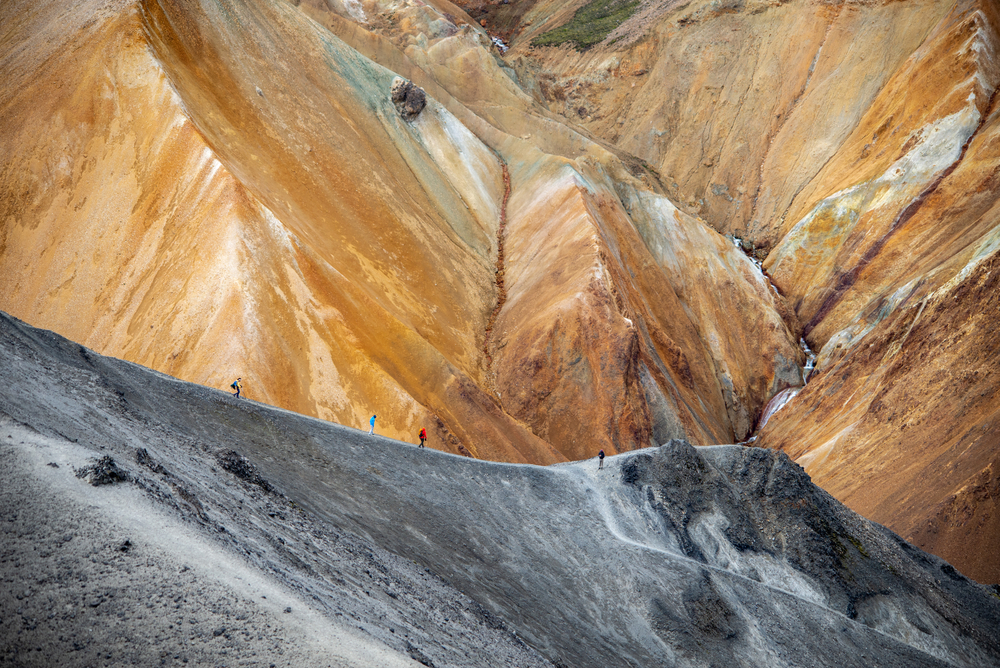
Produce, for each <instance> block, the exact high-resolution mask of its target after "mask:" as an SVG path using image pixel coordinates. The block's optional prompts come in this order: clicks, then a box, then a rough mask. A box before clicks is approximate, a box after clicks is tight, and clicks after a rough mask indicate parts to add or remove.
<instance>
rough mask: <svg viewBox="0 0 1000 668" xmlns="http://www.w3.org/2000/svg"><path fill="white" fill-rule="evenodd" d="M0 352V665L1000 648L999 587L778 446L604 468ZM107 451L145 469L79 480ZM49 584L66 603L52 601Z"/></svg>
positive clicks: (109, 366) (692, 661)
mask: <svg viewBox="0 0 1000 668" xmlns="http://www.w3.org/2000/svg"><path fill="white" fill-rule="evenodd" d="M0 361H2V363H0V386H2V387H5V388H8V391H5V392H4V393H0V416H2V417H0V448H2V450H0V452H2V455H3V456H0V483H2V484H0V499H2V500H3V503H2V504H0V507H2V508H3V509H4V510H3V512H4V513H5V519H6V520H8V521H7V523H6V525H5V529H6V530H7V534H6V535H7V537H8V540H7V541H5V544H4V550H5V553H4V554H5V555H8V558H9V564H8V565H9V567H8V568H6V569H5V570H4V572H3V574H2V575H0V577H3V578H9V579H10V582H11V586H8V587H3V588H0V625H4V626H3V628H4V630H5V631H10V632H8V633H5V636H4V637H5V638H7V639H8V641H7V642H6V643H5V645H4V647H3V648H0V652H3V654H0V656H3V657H4V659H5V660H7V661H9V662H13V663H20V662H22V661H23V660H24V657H25V656H30V657H44V658H45V660H46V661H47V662H48V663H51V664H53V665H54V664H60V663H63V662H65V661H72V660H75V659H76V658H77V657H79V658H80V659H81V660H86V659H91V658H93V657H95V656H96V654H97V651H98V648H100V649H99V651H100V652H101V654H100V658H101V660H111V661H113V662H116V663H126V662H128V661H136V662H139V663H142V662H148V661H149V659H150V658H153V659H154V662H155V659H156V658H157V657H159V656H160V655H161V653H163V652H167V654H168V655H170V654H171V653H173V654H177V655H179V656H180V655H183V657H184V658H189V657H190V658H191V659H193V660H194V661H195V662H202V663H204V662H213V661H220V660H225V661H227V662H238V661H242V660H247V661H254V662H261V663H265V664H266V663H269V662H270V661H273V660H274V657H275V656H279V652H280V656H282V657H284V658H285V659H286V660H289V659H290V660H294V661H295V662H297V663H299V664H301V665H312V664H315V663H324V662H330V661H336V662H337V663H338V664H340V665H346V666H366V665H367V666H370V665H380V666H383V665H384V666H397V665H411V664H409V663H408V661H409V659H411V658H414V659H416V660H418V661H423V662H424V663H425V664H426V663H427V662H430V663H433V664H434V665H437V666H451V665H468V664H469V663H473V664H475V665H482V666H509V665H518V666H539V667H541V666H549V665H552V666H559V665H573V666H579V667H580V668H587V667H590V666H594V667H597V666H608V665H632V666H659V665H674V666H681V667H687V666H702V665H705V663H706V662H712V663H719V664H726V663H730V662H731V661H732V660H733V659H734V657H736V658H737V662H738V664H739V665H746V666H756V665H775V666H789V667H790V666H802V665H809V666H831V667H832V666H859V667H860V666H866V665H873V664H878V665H884V666H890V667H898V668H904V667H912V666H928V667H929V666H944V665H963V666H964V665H969V666H973V665H975V666H985V665H993V664H995V663H996V662H997V660H998V659H1000V643H998V640H997V638H996V634H995V629H996V627H997V624H998V623H1000V600H998V599H997V597H996V596H995V595H994V593H993V591H992V589H991V588H987V587H985V586H982V585H978V584H976V583H974V582H972V581H970V580H968V579H966V578H965V577H963V576H962V575H961V574H959V573H958V572H957V571H956V570H955V569H954V568H953V567H952V566H951V565H949V564H948V563H946V562H944V561H942V560H941V559H938V558H937V557H934V556H931V555H929V554H926V553H924V552H923V551H921V550H920V549H918V548H916V547H914V546H912V545H910V544H908V543H906V542H905V541H903V540H902V539H901V538H900V537H899V536H897V535H895V534H893V533H892V532H890V531H889V530H887V529H885V528H884V527H882V526H880V525H878V524H875V523H873V522H870V521H868V520H865V519H863V518H862V517H860V516H859V515H857V514H855V513H854V512H852V511H850V510H848V509H847V508H846V507H845V506H843V505H842V504H840V503H839V502H837V501H836V500H834V499H833V498H832V497H830V496H829V495H828V494H827V493H825V492H824V491H822V490H821V489H819V488H818V487H816V486H815V485H813V484H812V483H811V482H810V480H809V477H808V475H806V474H805V473H804V472H803V470H802V468H801V467H799V466H798V465H796V464H795V463H794V462H792V461H791V460H790V459H789V458H788V457H787V456H786V455H784V454H783V453H778V452H772V451H768V450H763V449H758V448H744V447H740V446H716V447H709V448H694V447H692V446H690V445H688V444H687V443H685V442H683V441H680V440H673V441H670V442H668V443H666V444H665V445H664V446H662V447H659V448H653V449H645V450H642V451H640V452H635V453H626V454H622V455H618V456H612V457H609V458H608V459H606V460H605V462H604V468H603V469H602V470H598V468H597V463H596V462H595V461H594V460H593V459H591V460H588V461H585V462H577V463H572V464H561V465H556V466H550V467H537V466H530V465H511V464H501V463H494V462H482V461H475V460H471V459H468V458H465V457H459V456H455V455H450V454H446V453H441V452H435V451H434V450H431V449H421V448H418V447H416V446H415V445H412V444H407V443H402V442H398V441H393V440H391V439H387V438H384V437H381V436H375V437H371V436H368V435H367V434H366V433H365V432H364V431H363V430H357V429H351V428H347V427H343V426H340V425H335V424H331V423H329V422H324V421H320V420H316V419H312V418H308V417H305V416H301V415H295V414H292V413H289V412H287V411H282V410H278V409H275V408H273V407H270V406H265V405H261V404H258V403H255V402H252V401H248V400H243V399H236V398H234V397H232V396H230V395H228V394H227V393H225V392H223V391H219V390H212V389H209V388H205V387H201V386H197V385H193V384H189V383H183V382H179V381H177V380H175V379H173V378H169V377H165V376H163V375H161V374H156V373H153V372H150V371H148V370H146V369H143V368H141V367H139V366H137V365H133V364H129V363H126V362H122V361H119V360H114V359H110V358H105V357H101V356H100V355H97V354H94V353H91V352H90V351H87V350H86V349H84V348H81V347H80V346H78V345H76V344H73V343H70V342H68V341H66V340H65V339H62V338H61V337H58V336H56V335H53V334H51V333H50V332H45V331H41V330H37V329H34V328H31V327H28V326H27V325H24V324H23V323H19V322H16V321H14V320H13V319H11V318H9V317H7V316H6V315H2V314H0ZM54 387H58V388H59V390H58V392H54V391H53V388H54ZM55 406H57V407H58V410H53V407H55ZM234 440H238V443H239V452H238V453H236V452H234V451H233V449H232V445H231V444H232V443H233V442H234ZM138 445H141V446H142V447H143V449H144V452H145V454H144V455H143V456H142V458H141V459H142V462H144V463H139V462H138V461H137V460H136V453H137V446H138ZM97 452H100V453H102V454H103V455H104V456H110V457H114V458H115V459H116V461H118V462H120V465H121V466H124V467H125V468H128V469H129V471H128V472H129V474H130V475H132V476H133V478H134V483H130V484H127V485H126V484H119V485H115V486H114V487H111V488H109V487H98V488H95V487H90V486H89V485H86V484H85V483H83V482H82V481H79V480H77V479H76V478H75V477H73V475H72V468H73V467H74V466H78V465H79V463H81V462H83V461H86V460H87V459H88V458H90V457H93V456H94V454H95V453H97ZM220 461H223V462H226V466H227V468H226V469H225V470H222V469H220V468H219V466H218V465H219V462H220ZM46 462H53V463H57V464H59V468H49V467H48V466H46ZM131 462H135V463H134V464H132V463H131ZM151 462H155V465H154V466H151V465H150V463H151ZM262 481H265V482H266V483H267V485H268V490H267V491H265V490H264V489H262V486H261V482H262ZM12 490H16V491H21V492H28V493H26V494H24V495H23V498H22V499H20V501H18V500H16V499H15V497H14V496H13V495H12ZM196 504H197V505H196ZM70 518H72V520H73V522H74V524H73V525H72V527H71V528H67V524H68V520H69V519H70ZM126 539H127V540H126ZM32 541H33V542H32ZM126 542H127V544H126ZM50 551H51V553H50ZM193 555H194V556H193ZM82 556H88V557H93V561H91V559H88V558H77V557H82ZM10 557H16V558H10ZM53 562H55V563H57V564H62V565H67V564H68V565H69V566H71V567H67V568H63V567H62V566H60V567H59V568H58V569H57V570H56V572H55V573H53V567H52V564H53ZM91 563H94V564H96V565H95V566H94V568H93V569H91V568H90V564H91ZM182 565H183V567H182ZM43 573H44V576H43V575H42V574H43ZM97 573H99V574H100V576H99V577H97V575H96V574H97ZM265 574H266V576H265ZM91 575H93V577H92V578H89V577H88V580H87V581H81V578H82V577H87V576H91ZM25 576H30V577H25ZM15 582H16V583H17V587H16V588H15V586H14V583H15ZM17 596H19V597H20V598H17ZM84 597H86V598H84ZM81 600H83V601H86V604H81ZM52 601H56V602H58V603H59V604H60V605H58V606H57V609H58V610H59V612H58V613H56V614H55V615H44V614H42V612H41V611H43V610H44V609H46V608H45V606H46V605H48V606H49V607H50V608H51V606H52V604H51V603H50V602H52ZM66 604H69V605H66ZM151 608H152V611H151ZM161 610H162V612H160V611H161ZM63 611H67V612H69V611H72V612H75V613H76V614H65V613H63ZM119 612H120V613H124V614H122V615H121V616H120V617H116V616H115V615H116V613H119ZM233 618H235V619H237V620H238V621H239V626H238V628H239V629H242V630H243V631H248V632H247V633H244V632H243V631H237V630H236V629H234V628H232V627H231V625H232V624H233V622H232V621H231V619H233ZM106 621H107V622H111V621H113V622H114V623H113V624H111V623H106ZM178 623H179V624H180V628H177V627H176V624H178ZM171 626H172V627H174V628H171ZM109 627H110V628H111V629H112V631H111V632H109V631H108V629H109ZM15 628H17V630H20V631H21V632H20V633H17V632H16V631H15V630H14V629H15ZM567 629H572V632H567ZM151 631H152V632H151ZM249 631H252V633H251V632H249ZM122 639H125V641H124V642H123V640H122ZM102 641H103V642H102ZM129 641H131V642H129ZM36 647H40V648H42V649H36ZM223 653H224V654H223ZM109 655H110V656H109ZM66 657H69V658H68V659H67V658H66ZM221 657H225V658H221Z"/></svg>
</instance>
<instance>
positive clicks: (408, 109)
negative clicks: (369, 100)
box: [390, 77, 427, 121]
mask: <svg viewBox="0 0 1000 668" xmlns="http://www.w3.org/2000/svg"><path fill="white" fill-rule="evenodd" d="M390 96H391V97H392V103H393V104H394V105H396V111H398V112H399V115H400V116H402V117H403V120H406V121H412V120H413V119H414V118H416V117H417V116H419V115H420V112H421V111H423V110H424V107H426V106H427V93H425V92H424V89H423V88H421V87H420V86H417V85H415V84H414V83H413V82H411V81H407V80H406V79H404V78H402V77H396V78H395V79H393V80H392V89H391V91H390Z"/></svg>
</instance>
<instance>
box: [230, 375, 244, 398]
mask: <svg viewBox="0 0 1000 668" xmlns="http://www.w3.org/2000/svg"><path fill="white" fill-rule="evenodd" d="M241 380H243V379H242V378H237V379H236V380H234V381H233V384H232V385H230V386H229V387H231V388H233V389H234V390H236V391H235V392H233V396H234V397H236V398H239V396H240V391H241V390H242V389H243V386H242V385H240V381H241Z"/></svg>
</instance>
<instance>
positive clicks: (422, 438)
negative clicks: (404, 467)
mask: <svg viewBox="0 0 1000 668" xmlns="http://www.w3.org/2000/svg"><path fill="white" fill-rule="evenodd" d="M426 440H427V430H426V429H421V430H420V447H421V448H422V447H424V441H426Z"/></svg>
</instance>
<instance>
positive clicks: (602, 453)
mask: <svg viewBox="0 0 1000 668" xmlns="http://www.w3.org/2000/svg"><path fill="white" fill-rule="evenodd" d="M597 459H598V461H599V462H600V463H599V464H598V465H597V470H598V471H600V470H601V469H603V468H604V450H601V451H600V452H598V453H597Z"/></svg>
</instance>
